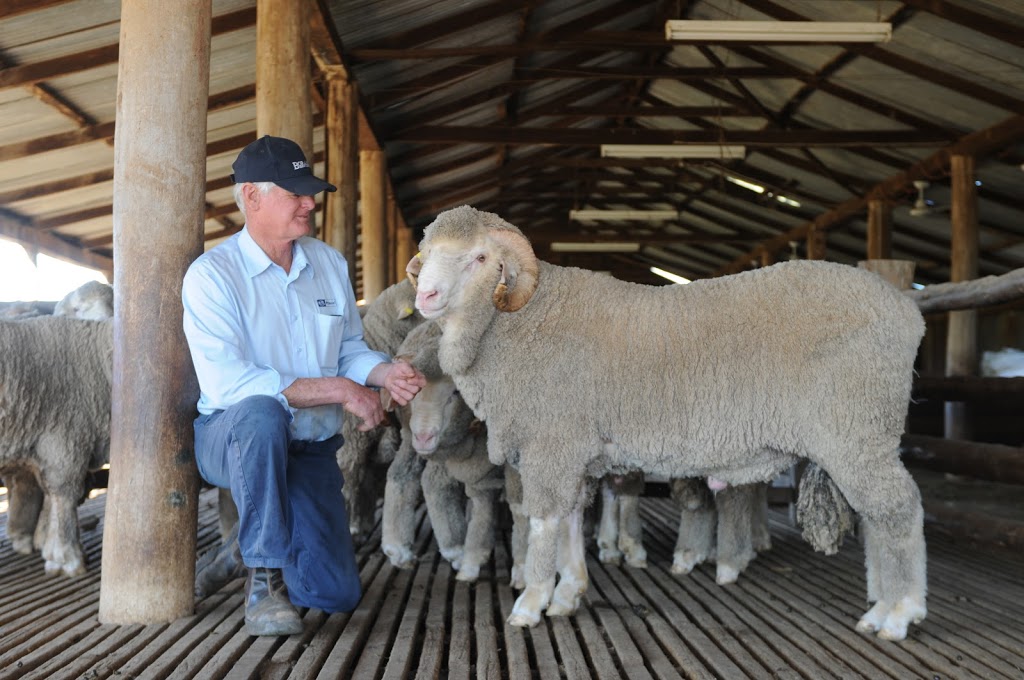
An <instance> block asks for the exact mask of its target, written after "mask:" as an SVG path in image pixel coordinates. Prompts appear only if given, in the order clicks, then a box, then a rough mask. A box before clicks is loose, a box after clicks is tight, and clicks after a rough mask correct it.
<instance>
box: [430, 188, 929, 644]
mask: <svg viewBox="0 0 1024 680" xmlns="http://www.w3.org/2000/svg"><path fill="white" fill-rule="evenodd" d="M410 266H411V268H412V269H413V270H415V269H417V268H419V271H418V286H417V296H416V306H417V308H418V309H419V310H420V312H421V313H422V314H423V315H424V316H425V317H426V318H428V319H432V318H436V319H438V320H439V323H440V324H441V326H442V329H443V335H442V338H441V347H440V361H441V367H442V368H443V369H444V371H445V372H446V373H447V374H449V375H451V376H452V377H453V378H454V380H455V383H456V385H457V386H458V388H459V390H460V392H461V393H462V396H463V398H464V399H465V400H466V402H467V403H468V404H469V405H470V407H471V408H472V409H473V411H474V412H475V413H476V415H477V417H478V418H480V419H482V420H484V421H485V422H486V423H487V428H488V453H489V455H490V458H491V462H492V463H494V464H503V463H505V462H508V463H510V464H512V465H513V466H515V467H517V468H518V470H519V473H520V476H521V478H522V486H523V507H524V508H525V510H526V511H527V512H528V514H529V516H530V533H529V550H528V554H527V559H526V565H525V580H526V589H525V590H524V591H523V593H522V594H521V595H520V596H519V598H518V599H517V600H516V603H515V606H514V607H513V611H512V613H511V615H510V616H509V619H508V623H509V624H511V625H518V626H527V625H534V624H536V623H537V622H539V620H540V616H541V613H542V612H544V611H545V609H546V610H547V613H548V614H549V615H559V614H563V615H564V614H571V613H572V612H574V611H575V610H576V607H577V606H578V603H579V598H580V595H581V593H582V592H584V591H585V590H586V587H587V576H586V573H585V572H584V573H582V574H576V573H569V572H565V571H563V572H562V573H561V574H560V576H561V578H560V580H559V582H558V585H557V587H556V586H555V575H556V559H557V553H558V548H557V546H558V541H557V535H558V524H559V520H560V518H567V519H568V521H569V523H570V524H571V525H573V526H579V521H580V519H579V518H580V511H581V504H582V502H583V500H584V499H585V494H584V488H585V480H586V477H587V476H588V475H591V476H601V475H604V474H608V473H610V472H624V471H628V470H634V469H640V470H644V471H645V472H647V473H650V474H660V475H665V476H668V477H714V478H716V479H719V480H722V481H723V482H726V483H728V484H733V485H739V484H749V483H753V482H761V481H767V480H769V479H771V478H772V477H774V476H775V475H776V474H777V473H778V472H780V471H782V470H784V469H786V468H788V467H789V466H791V465H793V464H794V463H795V462H797V460H799V459H800V458H802V457H806V458H808V459H810V460H812V461H813V462H816V463H817V464H818V465H820V467H821V468H822V469H823V470H824V471H825V472H826V473H827V474H828V475H829V476H830V477H831V479H832V480H834V482H835V483H836V485H837V486H838V488H839V489H841V490H842V493H843V495H844V496H845V497H846V499H847V500H848V501H849V503H850V505H851V506H852V507H853V508H854V509H855V510H856V511H857V512H858V513H860V515H861V517H862V520H863V526H864V528H865V532H864V533H865V554H866V563H867V586H868V588H867V589H868V599H869V600H870V601H873V602H875V604H874V606H872V607H871V609H870V610H869V611H868V612H867V613H866V614H865V615H864V616H863V617H862V618H861V619H860V621H859V622H858V624H857V629H858V630H861V631H870V632H875V631H877V632H878V634H879V636H880V637H883V638H887V639H895V640H899V639H903V638H904V637H905V636H906V633H907V626H908V625H909V624H910V623H911V622H917V621H920V620H922V619H923V618H924V616H925V614H926V607H925V587H926V585H925V547H924V532H923V512H922V509H921V499H920V493H919V492H918V489H917V486H916V484H915V483H914V481H913V479H912V478H911V477H910V475H909V474H908V473H907V471H906V469H905V468H904V467H903V465H902V464H901V462H900V459H899V441H900V435H901V433H902V431H903V424H904V419H905V417H906V414H907V406H908V403H909V398H910V388H911V377H912V373H913V363H914V358H915V355H916V353H917V347H918V344H919V343H920V340H921V337H922V335H923V333H924V321H923V319H922V317H921V313H920V312H919V311H918V308H917V306H916V305H915V304H914V302H913V301H911V300H909V299H907V298H906V297H905V296H904V295H903V294H902V293H900V292H899V291H897V290H896V289H895V288H894V287H893V286H891V285H889V284H888V283H886V282H885V281H883V280H882V279H881V278H880V277H878V276H877V275H875V274H872V273H870V272H867V271H864V270H860V269H856V268H854V267H848V266H845V265H841V264H836V263H830V262H821V261H796V262H785V263H780V264H777V265H773V266H771V267H765V268H762V269H758V270H754V271H750V272H744V273H742V274H737V275H735V276H727V277H721V278H716V279H706V280H700V281H696V282H694V283H691V284H688V285H685V286H672V287H652V286H642V285H638V284H633V283H626V282H622V281H617V280H615V279H612V278H610V277H607V276H602V275H599V274H596V273H594V272H589V271H584V270H580V269H574V268H566V267H557V266H553V265H550V264H547V263H545V262H539V261H538V260H537V259H536V256H535V255H534V253H533V250H532V248H531V247H530V245H529V242H528V241H527V239H526V238H525V237H524V236H523V234H522V233H521V232H520V231H519V230H518V229H517V228H516V227H514V226H512V225H511V224H508V223H507V222H505V221H504V220H502V219H501V218H500V217H498V216H497V215H494V214H490V213H485V212H480V211H477V210H475V209H473V208H471V207H468V206H463V207H460V208H456V209H453V210H448V211H446V212H443V213H441V214H440V215H439V216H438V217H437V219H435V220H434V222H433V223H431V224H430V225H429V226H428V227H427V229H426V232H425V235H424V238H423V241H422V242H421V243H420V258H419V259H417V260H414V262H413V263H410ZM413 273H415V272H413ZM551 404H558V408H551Z"/></svg>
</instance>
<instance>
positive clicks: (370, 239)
mask: <svg viewBox="0 0 1024 680" xmlns="http://www.w3.org/2000/svg"><path fill="white" fill-rule="evenodd" d="M359 210H360V213H361V214H362V236H363V243H362V252H363V299H364V300H366V304H370V303H371V302H373V301H374V300H375V299H377V296H378V295H380V294H381V292H382V291H383V290H384V289H385V288H387V286H388V284H387V278H388V261H387V206H386V204H385V191H384V152H383V151H381V150H379V149H372V150H362V151H360V152H359Z"/></svg>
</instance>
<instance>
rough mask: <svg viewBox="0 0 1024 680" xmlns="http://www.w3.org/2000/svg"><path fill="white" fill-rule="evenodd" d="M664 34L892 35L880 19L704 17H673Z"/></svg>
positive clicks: (696, 38)
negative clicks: (747, 19)
mask: <svg viewBox="0 0 1024 680" xmlns="http://www.w3.org/2000/svg"><path fill="white" fill-rule="evenodd" d="M665 38H666V39H668V40H683V41H688V42H722V41H741V42H789V43H792V42H809V43H854V42H857V43H861V42H864V43H878V42H889V40H891V39H892V24H891V23H887V22H881V21H863V22H862V21H730V20H725V21H703V20H696V19H670V20H669V21H666V22H665Z"/></svg>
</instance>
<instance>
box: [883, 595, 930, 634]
mask: <svg viewBox="0 0 1024 680" xmlns="http://www.w3.org/2000/svg"><path fill="white" fill-rule="evenodd" d="M926 614H927V611H926V610H925V607H924V605H923V604H920V603H918V602H915V601H914V600H912V599H911V598H909V597H905V598H903V599H902V600H900V601H899V603H897V604H896V606H895V607H893V608H892V609H890V610H889V613H888V614H887V615H886V617H885V622H884V623H883V624H882V628H881V629H880V630H879V631H878V637H880V638H882V639H883V640H903V639H904V638H906V637H907V626H909V625H910V623H920V622H921V621H923V620H924V617H925V616H926Z"/></svg>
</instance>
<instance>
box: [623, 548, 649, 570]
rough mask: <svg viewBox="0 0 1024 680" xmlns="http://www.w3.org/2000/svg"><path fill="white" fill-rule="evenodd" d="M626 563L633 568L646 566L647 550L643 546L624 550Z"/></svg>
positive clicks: (644, 567)
mask: <svg viewBox="0 0 1024 680" xmlns="http://www.w3.org/2000/svg"><path fill="white" fill-rule="evenodd" d="M625 554H626V564H627V565H628V566H630V567H634V568H635V569H646V568H647V551H646V550H644V549H643V548H638V549H636V550H627V551H626V553H625Z"/></svg>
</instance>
